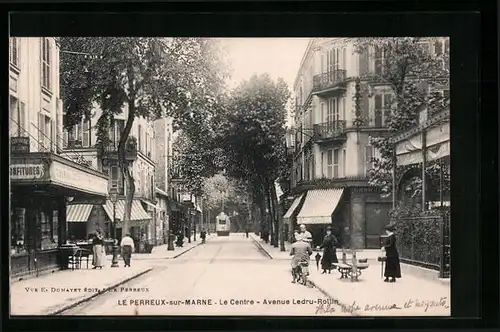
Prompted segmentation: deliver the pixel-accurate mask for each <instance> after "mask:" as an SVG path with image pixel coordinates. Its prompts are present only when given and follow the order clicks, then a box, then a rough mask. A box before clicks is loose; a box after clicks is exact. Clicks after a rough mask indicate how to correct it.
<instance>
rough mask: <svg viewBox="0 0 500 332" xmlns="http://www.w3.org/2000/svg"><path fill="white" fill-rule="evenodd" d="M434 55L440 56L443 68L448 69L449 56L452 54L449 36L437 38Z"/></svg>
mask: <svg viewBox="0 0 500 332" xmlns="http://www.w3.org/2000/svg"><path fill="white" fill-rule="evenodd" d="M434 55H435V56H437V57H439V61H441V63H442V65H443V68H444V69H446V68H447V67H448V65H449V59H448V56H449V55H450V40H449V38H446V39H440V40H436V41H435V42H434Z"/></svg>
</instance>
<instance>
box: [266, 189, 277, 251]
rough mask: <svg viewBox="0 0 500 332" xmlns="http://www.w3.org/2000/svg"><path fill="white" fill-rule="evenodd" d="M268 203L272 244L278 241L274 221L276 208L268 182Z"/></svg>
mask: <svg viewBox="0 0 500 332" xmlns="http://www.w3.org/2000/svg"><path fill="white" fill-rule="evenodd" d="M265 192H266V203H267V210H268V213H267V220H268V225H269V226H268V227H269V228H270V234H271V244H273V245H274V244H275V242H276V229H275V227H274V226H275V223H274V208H273V204H272V201H271V189H270V187H269V185H268V184H266V189H265Z"/></svg>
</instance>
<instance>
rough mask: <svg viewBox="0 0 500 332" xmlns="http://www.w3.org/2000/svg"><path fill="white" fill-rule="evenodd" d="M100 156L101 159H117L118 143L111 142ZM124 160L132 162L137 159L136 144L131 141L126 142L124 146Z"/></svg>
mask: <svg viewBox="0 0 500 332" xmlns="http://www.w3.org/2000/svg"><path fill="white" fill-rule="evenodd" d="M102 154H103V155H102V158H103V159H113V160H114V159H118V143H117V142H116V143H115V142H111V143H110V144H108V145H106V146H105V147H104V149H103V151H102ZM125 159H126V160H128V161H134V160H136V159H137V144H136V143H135V140H133V139H129V140H127V143H126V145H125Z"/></svg>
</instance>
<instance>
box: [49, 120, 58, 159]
mask: <svg viewBox="0 0 500 332" xmlns="http://www.w3.org/2000/svg"><path fill="white" fill-rule="evenodd" d="M55 134H56V122H55V121H54V120H50V136H49V144H50V151H51V152H54V151H57V150H56V148H57V146H56V142H57V141H56V135H55Z"/></svg>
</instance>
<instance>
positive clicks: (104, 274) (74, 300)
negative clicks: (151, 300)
mask: <svg viewBox="0 0 500 332" xmlns="http://www.w3.org/2000/svg"><path fill="white" fill-rule="evenodd" d="M110 265H111V260H110V259H108V264H106V266H104V267H103V268H102V270H100V269H97V270H93V269H78V270H73V271H72V270H63V271H58V272H55V273H53V274H48V275H44V276H41V277H39V278H32V279H27V280H23V281H19V282H15V283H12V282H11V285H10V313H11V315H54V314H57V313H58V312H60V311H63V310H67V309H69V308H71V307H73V306H76V305H78V304H80V303H83V302H86V301H88V300H90V299H92V298H94V297H95V296H97V295H99V294H102V292H104V291H107V290H109V289H112V288H115V287H117V286H119V285H121V284H124V283H126V282H127V281H129V280H131V279H134V278H137V277H140V276H141V275H143V274H145V273H148V272H149V271H151V270H152V267H151V266H150V265H149V264H147V262H136V263H132V266H131V267H130V268H124V267H123V264H120V267H119V268H111V267H110ZM122 291H125V290H122Z"/></svg>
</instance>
